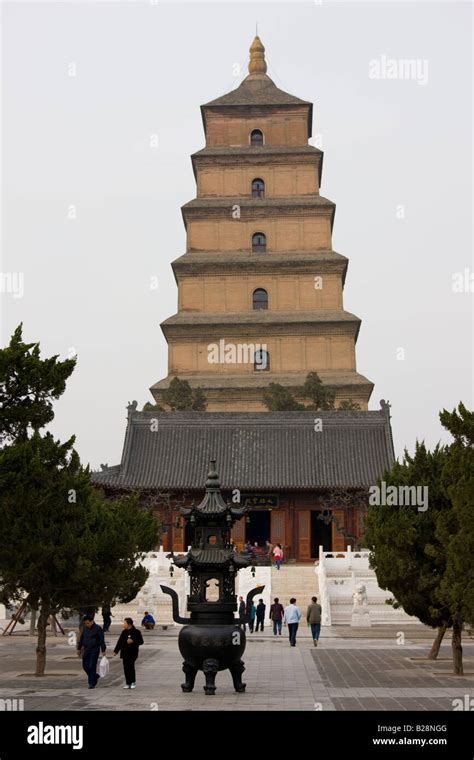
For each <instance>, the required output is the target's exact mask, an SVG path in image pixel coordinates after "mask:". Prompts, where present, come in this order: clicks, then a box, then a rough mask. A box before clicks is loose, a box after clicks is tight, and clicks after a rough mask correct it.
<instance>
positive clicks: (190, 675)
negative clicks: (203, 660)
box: [181, 660, 198, 691]
mask: <svg viewBox="0 0 474 760" xmlns="http://www.w3.org/2000/svg"><path fill="white" fill-rule="evenodd" d="M197 672H198V669H197V668H194V667H193V666H192V665H190V664H189V662H186V660H185V661H184V662H183V673H184V675H185V676H186V682H185V683H182V684H181V688H182V690H183V691H192V690H193V689H194V681H195V680H196V673H197Z"/></svg>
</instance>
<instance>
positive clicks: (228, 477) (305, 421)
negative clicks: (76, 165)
mask: <svg viewBox="0 0 474 760" xmlns="http://www.w3.org/2000/svg"><path fill="white" fill-rule="evenodd" d="M201 110H202V117H203V124H204V131H205V135H206V147H205V148H204V149H203V150H200V151H198V152H197V153H196V154H195V155H194V156H193V168H194V173H195V176H196V181H197V197H196V198H195V199H194V200H192V201H191V202H189V203H187V204H186V205H185V206H184V207H183V209H182V211H183V217H184V223H185V226H186V233H187V249H186V253H184V255H182V256H180V257H179V258H178V259H176V260H175V261H174V262H173V270H174V273H175V276H176V281H177V283H178V312H177V314H175V315H174V316H172V317H170V318H169V319H167V320H166V321H165V322H164V323H163V325H162V328H163V332H164V334H165V337H166V339H167V341H168V348H169V374H168V376H167V377H166V378H165V379H164V380H161V381H159V382H157V383H156V384H155V385H153V386H152V388H151V391H152V394H153V396H154V399H155V401H156V402H157V403H158V404H159V405H160V406H162V407H165V408H166V404H165V403H164V399H163V392H164V391H165V390H166V389H167V388H168V386H169V384H170V382H171V380H172V379H173V378H174V377H179V378H180V379H181V380H187V381H188V382H189V384H190V385H191V386H192V387H193V388H198V387H201V388H202V389H203V391H204V394H205V396H206V398H207V411H205V412H197V411H196V412H191V411H189V412H171V411H158V410H155V409H153V410H150V411H139V410H138V405H137V402H133V403H132V404H129V406H128V421H127V432H126V435H125V442H124V447H123V454H122V460H121V463H120V464H119V465H116V466H114V467H107V466H105V467H104V468H103V471H102V472H100V473H95V474H94V480H95V482H96V483H97V485H98V486H101V487H102V488H104V490H105V491H106V493H108V494H109V495H110V496H112V497H113V496H116V495H118V494H121V493H127V492H130V491H136V492H138V493H139V494H140V497H141V498H142V500H143V502H144V503H147V504H149V505H153V506H154V508H155V509H156V513H157V515H159V517H160V520H161V524H162V526H163V530H164V534H163V544H164V547H165V549H173V550H174V551H180V552H181V551H185V550H186V549H187V547H188V546H189V545H190V543H191V538H192V537H191V535H190V533H189V530H188V529H187V527H186V525H185V523H184V521H183V519H181V518H180V517H179V516H178V513H179V509H178V508H179V507H182V506H185V507H186V506H189V505H190V504H191V502H192V500H193V498H195V496H196V493H197V492H199V491H200V490H201V489H202V486H203V472H204V471H205V469H206V465H207V463H208V461H209V460H210V459H215V458H218V461H219V471H220V475H221V485H222V490H223V494H224V498H225V499H227V500H229V501H231V500H232V503H235V499H236V498H238V499H239V500H240V501H238V503H239V504H240V505H241V506H246V507H247V508H248V519H246V520H240V521H238V522H237V523H236V524H235V525H234V527H233V529H232V540H233V541H234V542H235V544H236V545H237V547H238V548H239V549H242V547H243V545H244V543H245V541H250V542H251V543H252V544H254V543H257V544H259V546H260V547H264V546H265V543H266V542H267V541H269V542H270V543H272V544H276V543H277V542H279V543H281V544H282V546H283V547H284V551H285V556H286V558H288V559H294V560H296V561H300V562H305V561H310V560H313V559H315V558H317V556H318V551H319V547H320V546H322V547H323V548H324V550H328V551H329V550H334V551H340V550H344V549H345V547H346V546H347V545H348V544H351V545H352V546H353V547H356V546H357V543H358V541H359V539H360V537H361V535H362V534H363V515H364V511H365V508H366V505H367V498H368V494H367V490H368V488H369V487H370V486H371V485H374V484H375V483H376V482H377V480H378V478H380V477H382V475H383V473H384V472H385V470H386V469H388V468H390V467H391V465H392V464H393V461H394V450H393V441H392V434H391V426H390V412H389V404H388V403H386V402H384V401H382V402H381V405H380V406H381V408H380V409H379V410H373V411H372V410H370V411H369V410H368V408H367V405H368V401H369V397H370V394H371V392H372V387H373V386H372V383H371V382H370V381H369V380H367V379H366V378H365V377H363V376H362V375H359V374H358V373H357V371H356V361H355V343H356V340H357V334H358V331H359V326H360V320H359V319H358V318H357V317H355V316H354V315H353V314H349V313H348V312H346V311H344V309H343V299H342V293H343V286H344V280H345V275H346V270H347V263H348V262H347V259H346V258H345V257H344V256H342V255H341V254H339V253H336V252H335V251H334V250H333V249H332V239H331V233H332V225H333V221H334V211H335V206H334V203H332V202H331V201H329V200H327V199H325V198H323V197H322V196H321V195H320V194H319V188H320V184H321V174H322V160H323V154H322V152H321V151H320V150H318V149H317V148H314V147H312V146H310V145H308V140H309V138H310V137H311V129H312V105H311V103H309V102H307V101H305V100H300V99H299V98H297V97H294V96H293V95H288V94H287V93H286V92H283V91H282V90H280V89H279V88H278V87H276V85H275V84H274V82H273V81H272V80H271V79H270V77H269V76H268V75H267V66H266V63H265V57H264V47H263V45H262V43H261V41H260V39H259V38H258V37H256V38H255V39H254V41H253V43H252V46H251V48H250V64H249V74H248V76H247V77H246V78H245V79H244V80H243V82H242V83H241V85H240V86H239V87H237V88H236V89H235V90H233V91H232V92H230V93H228V94H227V95H223V96H222V97H220V98H217V100H212V101H210V102H209V103H207V104H205V105H204V106H202V107H201ZM314 371H315V372H317V373H318V375H319V377H320V378H321V380H322V381H323V383H324V385H325V386H327V387H328V388H329V389H330V390H331V391H332V392H333V393H334V394H335V406H336V409H335V410H331V411H321V412H319V411H318V412H317V413H315V412H312V411H300V412H268V411H265V406H264V404H263V398H262V397H263V393H264V391H265V389H266V388H267V387H268V385H269V384H270V383H272V382H273V383H279V384H281V385H283V386H284V387H286V388H287V389H289V390H290V391H291V392H293V394H294V395H295V396H296V397H298V394H299V393H300V391H301V387H302V385H303V383H304V381H305V379H306V376H307V375H308V373H309V372H314ZM343 401H353V402H354V405H358V407H359V409H358V410H352V409H351V410H340V409H338V407H339V406H340V404H341V402H343ZM355 408H356V409H357V407H355ZM316 417H317V420H316V419H315V418H316ZM236 495H237V496H236Z"/></svg>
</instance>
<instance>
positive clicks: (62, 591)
mask: <svg viewBox="0 0 474 760" xmlns="http://www.w3.org/2000/svg"><path fill="white" fill-rule="evenodd" d="M73 442H74V439H73V438H72V439H70V440H69V441H67V442H66V443H60V442H58V441H56V440H54V438H53V436H52V435H50V434H49V433H48V434H46V435H45V436H44V437H42V436H41V435H40V434H39V433H35V434H33V436H32V437H31V438H29V439H27V440H25V441H21V442H19V443H17V444H14V445H11V446H6V447H4V448H3V449H2V450H1V451H0V535H1V536H2V541H1V542H0V578H1V581H0V592H1V596H2V599H3V600H4V601H7V600H19V599H23V598H25V597H26V599H27V601H28V604H29V605H30V606H31V607H32V608H34V609H38V610H39V617H38V640H37V647H36V675H37V676H42V675H44V669H45V663H46V632H47V624H48V618H49V616H50V615H57V614H58V613H59V612H61V611H68V610H71V609H79V610H80V609H85V608H90V607H97V606H99V605H100V604H103V603H106V602H108V603H110V604H113V603H114V600H116V599H120V600H121V601H130V599H132V598H133V597H134V596H135V595H136V593H137V591H138V589H139V588H140V587H141V586H142V585H143V583H144V582H145V580H146V577H147V574H148V573H147V571H146V569H145V568H144V567H143V566H142V565H140V559H141V558H142V557H143V552H146V551H149V550H151V549H152V548H154V546H155V544H156V540H157V534H158V525H157V521H156V519H155V518H154V517H153V515H152V514H150V513H149V512H146V511H145V510H143V509H142V508H140V506H139V505H138V502H137V499H136V498H132V497H128V498H124V499H121V500H118V501H116V502H108V501H106V500H104V498H103V497H102V495H101V494H100V493H98V492H97V491H96V490H95V489H94V487H93V485H92V483H91V481H90V476H89V471H88V469H87V468H83V467H82V466H81V464H80V461H79V457H78V455H77V453H76V452H75V451H74V449H73V448H72V446H73Z"/></svg>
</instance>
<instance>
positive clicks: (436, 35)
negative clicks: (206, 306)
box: [0, 0, 473, 468]
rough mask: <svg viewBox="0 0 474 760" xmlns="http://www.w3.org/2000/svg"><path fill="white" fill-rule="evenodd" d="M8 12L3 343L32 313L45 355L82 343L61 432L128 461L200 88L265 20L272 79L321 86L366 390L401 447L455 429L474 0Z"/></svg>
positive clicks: (462, 382) (149, 378)
mask: <svg viewBox="0 0 474 760" xmlns="http://www.w3.org/2000/svg"><path fill="white" fill-rule="evenodd" d="M2 15H3V59H2V89H3V101H2V120H1V124H2V138H3V139H2V152H3V169H4V171H3V184H2V219H3V234H2V263H1V267H0V270H1V271H2V272H3V273H8V272H10V273H15V272H20V273H23V274H24V295H23V297H22V298H16V297H14V294H13V293H9V292H6V293H2V294H1V295H0V298H1V315H2V326H1V340H2V344H5V343H6V342H7V341H8V339H9V336H10V334H11V332H12V331H13V329H14V328H15V326H16V325H17V324H18V323H19V322H20V321H23V323H24V337H25V339H26V340H40V341H41V345H42V349H43V352H44V354H45V355H50V354H52V353H59V354H60V355H61V356H62V357H65V356H67V354H68V352H69V351H70V350H71V349H72V350H75V351H77V353H78V366H77V369H76V371H75V373H74V375H73V376H72V378H71V380H70V381H69V384H68V387H67V390H66V393H65V394H64V396H63V398H62V399H61V401H60V402H59V403H58V404H57V405H56V419H55V421H54V423H53V425H52V430H53V432H54V433H55V434H56V435H58V436H59V437H61V438H62V439H65V438H66V437H67V436H69V435H71V434H73V433H75V434H76V435H77V448H78V451H79V453H80V455H81V457H82V459H83V460H84V461H85V462H90V463H91V465H92V466H93V467H94V468H96V467H98V465H99V463H101V462H108V463H109V464H115V463H117V462H118V461H119V460H120V455H121V448H122V443H123V435H124V430H125V416H126V411H125V406H126V404H127V402H128V401H131V400H132V399H137V400H138V402H139V405H140V407H141V406H142V405H143V403H145V401H147V400H151V396H150V394H149V392H148V388H149V386H150V385H151V384H152V383H154V382H155V381H157V380H158V379H161V378H162V377H164V376H165V375H166V372H167V347H166V341H165V340H164V338H163V336H162V334H161V330H160V328H159V324H160V322H161V321H163V320H164V319H166V318H167V317H168V316H170V315H171V314H173V313H175V311H176V303H177V288H176V284H175V281H174V277H173V275H172V271H171V267H170V262H171V261H172V260H173V259H175V258H177V257H178V256H180V255H181V254H182V253H184V250H185V234H184V226H183V223H182V219H181V212H180V206H181V205H182V204H183V203H185V202H186V201H188V200H190V199H192V198H193V197H195V183H194V177H193V173H192V168H191V162H190V158H189V156H190V154H191V153H193V152H194V151H196V150H198V149H200V148H201V147H203V146H204V135H203V130H202V122H201V116H200V111H199V106H200V104H202V103H205V102H206V101H208V100H211V99H213V98H215V97H217V96H219V95H222V94H223V93H224V92H227V91H229V90H231V89H233V88H234V87H235V86H237V85H238V83H239V82H240V80H241V79H242V77H243V76H244V74H245V73H246V70H245V67H246V63H247V59H248V48H249V45H250V43H251V41H252V38H253V35H254V32H255V22H256V21H258V24H259V35H260V37H261V38H262V41H263V43H264V45H265V47H266V56H267V62H268V64H269V72H268V73H269V74H270V76H271V77H272V78H273V79H274V81H275V83H276V84H277V86H279V87H281V88H282V89H284V90H286V91H288V92H290V93H292V94H294V95H297V96H299V97H301V98H304V99H307V100H311V101H313V102H314V104H315V107H314V122H313V134H315V135H317V136H318V138H317V139H318V140H321V141H322V146H321V147H322V148H323V150H324V152H325V156H324V169H323V183H322V188H321V193H322V194H323V195H324V196H325V197H327V198H330V199H331V200H333V201H334V202H335V203H336V205H337V208H336V218H335V226H334V238H333V245H334V249H335V250H336V251H338V252H340V253H343V254H344V255H346V256H348V257H349V259H350V263H349V271H348V276H347V280H346V287H345V292H344V299H345V308H346V309H347V310H348V311H351V312H353V313H355V314H357V315H358V316H359V317H361V318H362V328H361V331H360V335H359V340H358V343H357V358H358V370H359V372H361V373H362V374H364V375H366V376H367V377H369V378H370V379H371V380H372V381H373V382H374V383H375V390H374V393H373V395H372V400H371V404H370V407H371V408H378V407H379V399H380V398H385V399H389V400H390V401H391V403H392V415H393V416H392V424H393V431H394V438H395V446H396V450H397V453H400V452H401V451H402V449H403V447H404V446H405V445H407V446H408V447H409V449H412V448H413V446H414V442H415V438H416V437H419V438H425V440H426V441H427V443H428V444H429V445H434V444H435V443H436V441H438V440H439V439H440V438H441V439H443V440H447V438H446V437H445V436H443V433H442V429H441V427H440V424H439V421H438V411H439V410H440V409H441V408H443V407H447V408H453V407H454V406H455V405H456V404H457V403H458V402H459V400H461V399H462V400H464V402H465V403H466V404H468V405H471V406H472V387H473V382H472V381H473V364H472V303H473V294H472V293H470V292H468V291H466V292H460V293H455V292H453V289H452V275H453V273H455V272H464V270H465V269H468V270H469V273H472V271H473V262H472V253H471V252H472V238H471V234H472V233H471V215H472V145H471V133H472V74H471V69H472V38H471V33H472V31H471V16H472V7H471V5H470V3H459V4H458V3H454V2H449V3H448V2H445V3H429V2H428V3H427V2H423V3H393V4H392V3H378V4H375V3H358V2H351V3H334V2H330V1H329V0H323V2H322V3H318V2H306V3H303V2H295V1H294V0H293V1H292V2H291V3H273V2H266V3H263V4H258V3H247V2H241V3H200V2H193V3H191V4H186V3H181V2H176V1H175V2H173V3H165V2H161V0H159V2H157V3H154V2H147V1H145V2H130V3H113V2H90V3H82V2H70V3H52V2H51V3H41V2H36V3H31V4H30V3H27V2H16V3H4V4H3V7H2ZM406 59H410V60H411V59H413V60H414V61H415V62H416V65H417V67H418V68H417V69H416V70H415V76H414V77H412V78H408V79H406V78H401V77H402V76H403V69H402V68H400V66H402V65H403V63H401V62H402V61H403V60H406ZM390 60H394V61H395V65H396V66H397V67H398V68H397V69H393V68H392V71H396V72H398V74H399V78H398V79H393V78H392V79H388V78H386V77H387V71H388V69H387V66H388V65H392V67H393V64H390ZM235 64H240V65H241V66H242V71H241V73H240V75H239V76H235V70H236V68H237V67H236V65H235ZM377 69H378V70H379V78H374V72H375V74H376V73H377ZM384 73H385V78H384ZM71 74H75V76H71ZM154 134H157V135H158V141H159V145H158V148H151V147H150V137H151V136H152V135H154ZM71 207H74V208H75V214H76V218H68V217H69V216H71V213H72V214H73V213H74V211H71ZM399 217H403V218H399ZM153 277H157V278H158V282H159V287H158V289H157V290H152V289H150V281H151V278H153ZM4 282H5V280H4ZM399 348H403V349H404V352H405V358H404V360H400V359H398V358H397V351H398V349H399Z"/></svg>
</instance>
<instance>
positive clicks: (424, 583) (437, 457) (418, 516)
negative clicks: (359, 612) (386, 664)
mask: <svg viewBox="0 0 474 760" xmlns="http://www.w3.org/2000/svg"><path fill="white" fill-rule="evenodd" d="M445 462H446V450H445V449H444V448H443V447H441V446H437V447H436V448H435V449H434V451H432V452H430V451H429V450H427V448H426V446H425V444H424V443H419V442H417V443H416V447H415V453H414V455H413V456H410V455H409V454H408V452H407V451H406V450H405V453H404V458H403V461H402V462H401V463H399V462H395V464H394V465H393V468H392V470H391V471H390V472H386V473H385V475H384V476H383V478H382V480H383V481H384V482H385V483H386V485H387V488H388V487H389V486H397V487H404V486H405V487H406V486H408V487H411V486H415V487H416V486H422V487H423V486H427V488H428V497H429V502H428V508H427V509H426V510H424V511H420V510H418V508H417V506H410V505H408V506H395V505H388V504H372V505H371V504H370V500H369V507H368V513H367V519H366V533H365V541H364V543H365V545H366V546H367V548H368V549H370V550H371V556H370V561H371V566H372V567H373V568H374V570H375V573H376V576H377V581H378V584H379V586H380V587H381V588H384V589H388V590H389V591H390V592H391V593H392V594H393V597H394V599H395V606H400V605H401V606H402V607H403V609H404V610H405V612H406V613H407V614H408V615H414V616H415V617H417V618H418V619H419V620H420V621H421V622H422V623H424V624H425V625H428V626H430V627H432V628H438V629H439V630H438V635H437V637H436V639H435V641H434V643H433V647H432V650H431V652H430V657H431V658H435V657H436V656H437V653H438V650H439V646H440V644H441V640H442V637H443V635H444V631H445V630H446V628H447V627H450V626H451V625H452V616H451V612H450V610H449V608H448V607H447V606H446V604H445V603H444V601H443V600H442V599H441V598H440V595H439V591H440V588H441V584H442V581H443V577H444V573H445V570H446V551H445V546H444V544H443V541H442V540H440V538H439V536H438V532H437V526H438V519H439V517H440V515H444V514H446V513H449V511H450V510H451V504H450V501H449V498H447V496H446V493H445V491H444V489H443V487H442V485H441V473H442V471H443V467H444V465H445ZM381 482H382V481H379V486H380V485H381ZM423 509H424V508H423Z"/></svg>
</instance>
